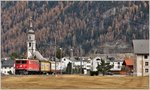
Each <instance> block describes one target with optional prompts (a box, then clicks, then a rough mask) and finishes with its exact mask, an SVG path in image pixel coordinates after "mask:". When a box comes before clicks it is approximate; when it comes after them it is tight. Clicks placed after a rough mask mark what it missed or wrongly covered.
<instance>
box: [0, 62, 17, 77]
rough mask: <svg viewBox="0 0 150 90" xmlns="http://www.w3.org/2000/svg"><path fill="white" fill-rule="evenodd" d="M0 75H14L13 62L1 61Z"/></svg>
mask: <svg viewBox="0 0 150 90" xmlns="http://www.w3.org/2000/svg"><path fill="white" fill-rule="evenodd" d="M1 74H4V75H10V74H15V68H14V60H2V61H1Z"/></svg>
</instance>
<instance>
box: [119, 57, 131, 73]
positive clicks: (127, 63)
mask: <svg viewBox="0 0 150 90" xmlns="http://www.w3.org/2000/svg"><path fill="white" fill-rule="evenodd" d="M122 65H123V67H122V70H121V72H122V74H125V75H131V74H133V66H134V61H133V59H132V58H129V57H126V58H125V60H124V61H123V64H122Z"/></svg>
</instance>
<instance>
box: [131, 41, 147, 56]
mask: <svg viewBox="0 0 150 90" xmlns="http://www.w3.org/2000/svg"><path fill="white" fill-rule="evenodd" d="M133 47H134V53H135V54H149V40H144V39H143V40H133Z"/></svg>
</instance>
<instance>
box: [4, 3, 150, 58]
mask: <svg viewBox="0 0 150 90" xmlns="http://www.w3.org/2000/svg"><path fill="white" fill-rule="evenodd" d="M1 8H2V9H1V11H2V14H1V15H2V16H1V17H2V20H1V23H2V57H3V56H8V55H10V54H11V53H12V52H19V53H21V54H22V53H25V52H26V39H27V31H28V27H29V17H30V16H32V17H33V27H34V31H35V34H36V40H37V49H38V50H39V51H40V52H41V53H42V54H43V55H44V56H49V55H54V38H55V37H56V40H57V46H58V47H62V48H63V51H64V52H65V53H66V55H69V53H70V51H69V50H70V49H71V48H73V49H74V55H79V48H80V47H81V48H82V51H83V54H84V55H88V54H90V53H93V52H97V53H114V52H115V53H117V52H132V47H131V46H132V40H133V39H148V38H149V33H148V32H149V29H148V25H149V3H148V1H98V2H94V1H91V2H87V1H86V2H84V1H80V2H78V1H74V2H71V1H70V2H66V1H62V2H60V1H59V2H56V1H30V2H26V1H3V2H2V4H1Z"/></svg>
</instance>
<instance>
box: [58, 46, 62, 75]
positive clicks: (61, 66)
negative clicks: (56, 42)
mask: <svg viewBox="0 0 150 90" xmlns="http://www.w3.org/2000/svg"><path fill="white" fill-rule="evenodd" d="M59 49H60V62H61V69H60V70H61V74H62V48H59Z"/></svg>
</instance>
